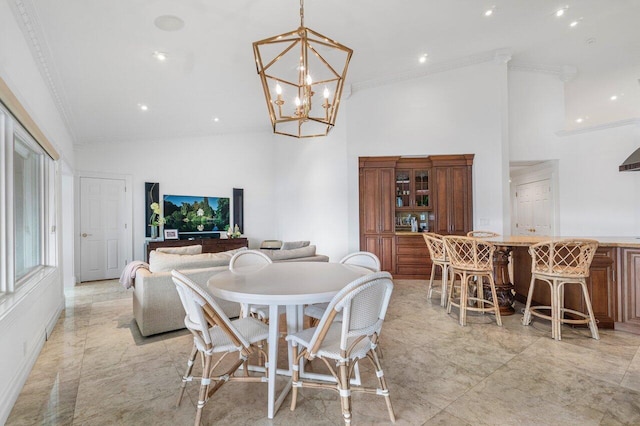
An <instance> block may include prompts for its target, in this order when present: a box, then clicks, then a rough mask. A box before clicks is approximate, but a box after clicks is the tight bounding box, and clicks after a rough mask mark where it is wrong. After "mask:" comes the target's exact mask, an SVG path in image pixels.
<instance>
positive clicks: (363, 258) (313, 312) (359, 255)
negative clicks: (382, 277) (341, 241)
mask: <svg viewBox="0 0 640 426" xmlns="http://www.w3.org/2000/svg"><path fill="white" fill-rule="evenodd" d="M339 263H342V264H345V265H356V266H361V267H363V268H367V269H369V270H371V271H373V272H380V259H378V256H376V255H375V254H373V253H370V252H368V251H357V252H354V253H350V254H348V255H346V256H345V257H343V258H342V259H340V262H339ZM327 306H329V303H314V304H311V305H307V306H306V307H305V308H304V314H305V315H306V316H308V317H310V318H311V326H312V327H313V326H316V325H318V322H319V321H320V318H322V315H324V311H326V310H327ZM341 319H342V316H341V315H338V316H337V317H336V321H340V320H341Z"/></svg>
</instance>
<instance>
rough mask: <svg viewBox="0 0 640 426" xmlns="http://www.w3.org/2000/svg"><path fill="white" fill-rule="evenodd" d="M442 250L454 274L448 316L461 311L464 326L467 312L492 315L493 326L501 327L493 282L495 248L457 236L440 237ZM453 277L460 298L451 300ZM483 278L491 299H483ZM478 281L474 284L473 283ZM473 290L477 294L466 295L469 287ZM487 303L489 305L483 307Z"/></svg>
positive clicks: (460, 319)
mask: <svg viewBox="0 0 640 426" xmlns="http://www.w3.org/2000/svg"><path fill="white" fill-rule="evenodd" d="M442 240H443V241H444V246H445V250H446V251H447V255H448V256H449V260H450V262H451V273H452V275H453V278H454V279H452V285H451V286H449V298H448V302H447V313H451V307H452V306H457V307H458V308H459V309H460V317H459V322H460V325H462V326H464V325H466V323H467V311H475V312H483V313H484V312H489V313H493V314H495V318H496V323H497V324H498V325H499V326H502V318H501V317H500V308H499V306H498V296H497V295H496V285H495V282H494V280H493V252H494V251H495V246H494V245H493V244H491V243H489V242H486V241H483V240H480V239H478V238H472V237H459V236H453V235H446V236H444V237H442ZM456 275H459V276H460V297H459V298H457V299H454V297H453V288H454V286H455V285H454V284H453V283H454V282H455V277H456ZM483 277H486V278H487V280H488V281H489V289H490V292H491V299H487V298H485V296H484V285H483ZM475 278H477V282H476V283H474V282H473V280H474V279H475ZM472 286H473V287H475V288H476V295H475V297H474V296H469V288H470V287H472ZM469 302H475V306H469ZM486 304H488V305H490V306H485V305H486Z"/></svg>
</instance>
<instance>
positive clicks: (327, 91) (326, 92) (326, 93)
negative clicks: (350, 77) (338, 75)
mask: <svg viewBox="0 0 640 426" xmlns="http://www.w3.org/2000/svg"><path fill="white" fill-rule="evenodd" d="M322 95H323V96H324V98H325V99H329V89H327V88H326V87H325V88H324V92H322Z"/></svg>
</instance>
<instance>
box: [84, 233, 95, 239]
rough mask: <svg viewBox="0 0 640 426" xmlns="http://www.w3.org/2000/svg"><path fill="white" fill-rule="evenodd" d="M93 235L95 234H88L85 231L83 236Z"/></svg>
mask: <svg viewBox="0 0 640 426" xmlns="http://www.w3.org/2000/svg"><path fill="white" fill-rule="evenodd" d="M91 235H93V234H87V233H86V232H83V233H82V236H83V237H85V238H86V237H90V236H91Z"/></svg>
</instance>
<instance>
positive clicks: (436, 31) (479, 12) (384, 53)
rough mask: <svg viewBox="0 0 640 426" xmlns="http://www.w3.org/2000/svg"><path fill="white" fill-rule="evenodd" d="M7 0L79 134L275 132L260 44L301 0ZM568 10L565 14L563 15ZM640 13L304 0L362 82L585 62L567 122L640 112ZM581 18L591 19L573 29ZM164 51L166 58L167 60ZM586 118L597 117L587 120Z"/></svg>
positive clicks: (457, 0) (517, 1) (355, 82)
mask: <svg viewBox="0 0 640 426" xmlns="http://www.w3.org/2000/svg"><path fill="white" fill-rule="evenodd" d="M10 1H11V3H12V5H13V8H14V13H15V14H16V16H17V21H18V22H19V23H20V25H21V26H22V27H23V29H25V30H28V37H27V39H28V40H30V44H31V45H32V46H33V49H32V50H33V52H34V56H35V57H36V61H37V62H38V63H39V64H40V66H41V68H42V70H43V73H44V74H45V79H46V80H48V82H49V84H50V88H51V90H52V93H53V94H54V97H55V98H56V100H57V102H58V104H59V108H60V110H61V111H62V113H63V115H64V117H65V119H66V120H67V124H68V127H69V130H70V132H71V134H72V135H73V137H74V139H75V140H74V142H75V143H77V144H92V143H109V142H122V141H136V140H150V139H159V138H179V137H188V136H200V135H209V134H218V133H230V132H238V131H265V132H269V130H270V124H269V120H268V116H267V112H266V107H265V101H264V99H263V95H262V89H261V87H260V82H259V79H258V76H257V74H256V68H255V64H254V58H253V52H252V42H253V41H256V40H260V39H263V38H266V37H269V36H272V35H276V34H280V33H283V32H285V31H288V30H293V29H295V28H297V27H298V25H299V1H298V0H234V1H224V2H223V1H215V0H180V1H178V0H56V1H51V0H10ZM492 6H495V13H494V14H493V15H492V16H491V17H485V16H484V11H485V10H487V9H488V8H490V7H492ZM563 6H568V7H569V8H568V9H567V12H566V14H565V16H564V17H562V18H557V17H555V15H554V12H555V11H556V10H558V9H559V8H561V7H563ZM161 15H175V16H178V17H180V18H181V19H182V20H184V22H185V27H184V28H183V29H182V30H180V31H173V32H167V31H162V30H160V29H158V28H157V27H156V26H155V25H154V20H155V19H156V18H157V17H158V16H161ZM638 18H640V1H638V0H608V1H603V0H569V1H565V2H561V1H556V0H534V1H532V0H489V1H487V0H446V1H445V0H395V1H394V0H387V1H381V0H348V1H346V0H322V1H321V0H307V1H306V3H305V25H306V26H307V27H309V28H312V29H314V30H316V31H318V32H320V33H322V34H325V35H327V36H330V37H332V38H334V39H335V40H337V41H339V42H340V43H343V44H345V45H347V46H348V47H350V48H352V49H353V50H354V55H353V58H352V61H351V65H350V68H349V74H348V78H347V80H348V81H347V82H348V83H349V84H351V85H352V87H353V88H354V90H364V89H365V88H367V87H371V86H375V85H380V84H385V83H386V82H389V81H392V80H394V79H396V78H398V77H400V76H404V77H405V78H406V76H408V75H409V76H412V75H424V74H427V73H429V72H430V71H433V70H436V69H442V68H443V67H450V66H454V64H456V63H462V62H465V61H466V62H469V61H470V60H473V58H476V60H477V58H483V57H490V55H493V54H494V53H493V52H495V51H496V50H501V49H505V51H506V52H508V53H509V54H510V55H511V61H510V62H509V65H510V66H512V67H519V68H526V69H532V68H535V69H537V70H542V71H543V72H550V73H556V74H558V75H561V74H562V71H563V69H564V70H565V71H567V70H568V71H571V70H572V69H573V68H571V67H575V69H576V70H577V74H576V76H575V78H573V79H572V80H571V81H569V82H568V83H567V85H566V89H565V90H566V94H567V99H566V106H567V128H572V127H576V126H578V127H579V126H589V125H594V124H601V123H603V122H611V121H616V120H623V119H629V118H637V117H640V85H639V84H638V79H639V78H640V25H639V24H638ZM574 19H581V20H580V24H579V25H577V26H576V27H575V28H570V27H569V23H570V22H571V21H572V20H574ZM154 51H162V52H166V53H167V55H168V60H167V61H165V62H163V63H161V62H158V61H157V60H156V59H155V58H154V57H153V56H152V54H153V52H154ZM422 53H428V55H429V57H428V61H427V62H426V63H425V64H420V63H419V62H418V57H419V56H420V55H421V54H422ZM563 67H565V68H563ZM566 67H569V68H566ZM565 74H567V73H566V72H565ZM568 74H571V72H569V73H568ZM613 94H618V96H619V99H618V100H617V101H615V102H612V101H610V99H609V98H610V96H611V95H613ZM139 104H146V105H148V106H149V110H148V111H146V112H143V111H140V109H139V108H138V105H139ZM579 116H580V117H588V118H587V120H586V121H585V122H583V123H582V124H580V125H577V124H575V118H577V117H579ZM213 117H219V122H214V121H213ZM559 130H560V129H559Z"/></svg>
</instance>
